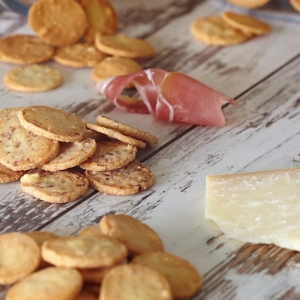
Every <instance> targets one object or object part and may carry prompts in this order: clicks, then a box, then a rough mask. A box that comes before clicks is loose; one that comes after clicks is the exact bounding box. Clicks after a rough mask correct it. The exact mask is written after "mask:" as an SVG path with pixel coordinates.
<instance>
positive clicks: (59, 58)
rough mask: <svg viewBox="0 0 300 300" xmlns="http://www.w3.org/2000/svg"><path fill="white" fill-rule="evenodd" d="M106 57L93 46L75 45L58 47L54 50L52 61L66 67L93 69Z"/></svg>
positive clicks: (85, 44)
mask: <svg viewBox="0 0 300 300" xmlns="http://www.w3.org/2000/svg"><path fill="white" fill-rule="evenodd" d="M106 56H107V55H106V54H104V53H102V52H100V51H99V50H98V49H97V48H96V47H95V45H94V44H90V43H76V44H72V45H64V46H60V47H58V48H57V49H56V52H55V55H54V56H53V59H54V60H55V61H56V62H58V63H60V64H61V65H65V66H68V67H74V68H82V67H93V66H95V65H96V64H97V63H99V62H101V61H102V60H103V59H104V58H105V57H106Z"/></svg>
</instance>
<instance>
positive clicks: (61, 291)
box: [6, 267, 83, 300]
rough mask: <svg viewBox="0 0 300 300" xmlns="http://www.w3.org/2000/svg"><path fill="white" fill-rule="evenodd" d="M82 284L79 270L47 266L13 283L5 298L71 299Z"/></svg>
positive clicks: (22, 299) (19, 299)
mask: <svg viewBox="0 0 300 300" xmlns="http://www.w3.org/2000/svg"><path fill="white" fill-rule="evenodd" d="M82 285H83V279H82V276H81V274H80V273H79V271H77V270H75V269H67V268H56V267H48V268H45V269H42V270H40V271H37V272H35V273H33V274H31V275H29V276H28V277H26V278H25V279H24V280H22V281H20V282H18V283H16V284H15V285H13V286H12V287H11V288H10V289H9V290H8V292H7V294H6V300H31V299H39V300H54V299H55V300H73V299H76V296H77V295H79V293H80V291H81V288H82Z"/></svg>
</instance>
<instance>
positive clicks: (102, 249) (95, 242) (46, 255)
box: [42, 236, 127, 268]
mask: <svg viewBox="0 0 300 300" xmlns="http://www.w3.org/2000/svg"><path fill="white" fill-rule="evenodd" d="M126 256H127V248H126V247H125V246H124V244H122V243H121V242H119V241H118V240H116V239H114V238H110V237H106V236H102V237H100V236H99V237H92V236H70V237H61V238H56V239H50V240H48V241H46V242H45V243H44V244H43V246H42V257H43V259H44V260H45V261H47V262H49V263H51V264H53V265H56V266H60V267H67V268H100V267H109V266H112V265H115V264H117V263H119V262H121V261H123V260H124V259H125V258H126Z"/></svg>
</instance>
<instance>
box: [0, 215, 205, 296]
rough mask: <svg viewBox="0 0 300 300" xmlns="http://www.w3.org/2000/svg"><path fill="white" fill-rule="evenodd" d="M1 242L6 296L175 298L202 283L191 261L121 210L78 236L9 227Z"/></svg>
mask: <svg viewBox="0 0 300 300" xmlns="http://www.w3.org/2000/svg"><path fill="white" fill-rule="evenodd" d="M0 243H1V246H2V247H1V250H0V284H8V285H11V286H10V287H9V289H8V291H7V294H6V300H27V299H28V300H29V299H39V300H48V299H49V300H50V299H55V300H75V299H85V300H86V299H89V300H97V299H101V300H115V299H123V300H141V299H149V300H150V299H151V300H152V299H153V300H172V299H175V300H176V299H190V297H192V296H194V295H196V294H197V293H198V292H199V291H200V290H201V288H202V277H201V275H200V274H199V272H198V270H197V269H196V268H195V267H194V266H193V265H192V264H191V263H190V262H189V261H187V260H186V259H184V258H182V257H179V256H177V255H175V254H173V253H171V252H166V251H165V250H164V245H163V241H162V239H161V238H160V236H159V235H158V234H157V232H156V231H155V230H153V229H152V228H151V227H149V226H148V225H146V224H145V223H143V222H141V221H139V220H138V219H136V218H134V217H132V216H129V215H125V214H116V215H112V214H109V215H106V216H104V217H102V218H101V220H100V223H99V224H97V225H91V226H87V227H85V228H83V229H82V230H81V231H80V232H79V233H78V235H76V236H64V237H63V236H58V235H56V234H54V233H51V232H42V231H30V232H24V233H17V232H10V233H4V234H2V235H0ZM2 250H3V251H2Z"/></svg>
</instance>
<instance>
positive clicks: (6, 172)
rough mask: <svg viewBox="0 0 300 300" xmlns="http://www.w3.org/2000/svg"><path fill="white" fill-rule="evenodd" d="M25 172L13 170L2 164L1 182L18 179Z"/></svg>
mask: <svg viewBox="0 0 300 300" xmlns="http://www.w3.org/2000/svg"><path fill="white" fill-rule="evenodd" d="M24 173H25V172H24V171H13V170H11V169H9V168H7V167H5V166H3V165H2V164H0V183H6V182H13V181H17V180H19V179H20V178H21V177H22V176H23V175H24Z"/></svg>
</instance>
